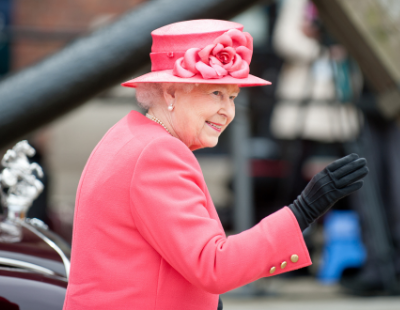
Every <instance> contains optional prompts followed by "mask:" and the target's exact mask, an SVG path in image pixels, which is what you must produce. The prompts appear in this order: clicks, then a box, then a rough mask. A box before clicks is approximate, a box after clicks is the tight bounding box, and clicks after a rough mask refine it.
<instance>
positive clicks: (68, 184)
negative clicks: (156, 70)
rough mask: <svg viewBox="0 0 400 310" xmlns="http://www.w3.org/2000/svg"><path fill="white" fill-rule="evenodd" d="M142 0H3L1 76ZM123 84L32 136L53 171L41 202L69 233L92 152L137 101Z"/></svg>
mask: <svg viewBox="0 0 400 310" xmlns="http://www.w3.org/2000/svg"><path fill="white" fill-rule="evenodd" d="M141 2H144V0H115V1H107V0H105V1H98V0H97V1H93V0H88V1H86V0H85V1H79V0H71V1H57V0H40V1H35V0H0V56H1V57H0V77H1V75H4V74H6V73H12V72H16V71H19V70H22V69H24V68H25V67H27V66H30V65H33V64H35V63H37V62H40V61H41V60H42V59H45V58H46V57H48V56H50V55H51V54H53V53H56V52H57V51H59V50H60V49H62V48H64V47H65V46H67V45H68V44H69V43H70V42H72V41H74V40H75V39H77V38H79V37H81V36H84V35H85V34H88V33H89V32H91V31H94V30H96V29H98V28H100V27H103V26H106V25H108V24H109V23H111V22H112V21H114V20H115V19H118V17H120V16H121V15H122V14H124V13H126V12H128V11H130V10H132V9H133V8H134V7H135V6H137V5H140V3H141ZM2 30H3V31H2ZM49 78H51V77H49ZM33 87H34V85H33ZM118 90H119V91H112V90H111V91H106V92H105V93H104V94H102V95H100V96H98V97H97V98H95V99H93V100H91V101H90V102H88V103H87V104H86V105H84V106H82V107H80V108H79V109H77V110H75V111H73V112H72V113H70V114H68V115H65V116H64V117H63V118H61V119H59V120H57V121H56V122H54V123H52V124H50V125H48V126H46V127H45V128H41V129H39V130H38V131H37V132H35V133H33V135H32V136H31V137H30V142H31V143H33V145H34V146H35V147H36V149H37V150H38V152H40V153H41V155H43V157H42V158H43V162H41V164H42V165H44V166H45V167H46V168H47V169H46V170H47V171H48V174H49V182H48V189H49V191H48V193H49V194H48V197H47V199H40V201H41V204H42V205H41V206H40V208H42V207H43V201H47V203H46V202H44V203H45V204H46V207H47V210H48V213H49V216H50V218H51V220H52V221H53V222H54V223H53V224H54V226H57V227H53V228H54V229H55V230H56V231H57V232H58V233H60V234H61V235H63V236H64V237H65V238H66V239H69V238H70V234H71V225H72V217H73V211H74V202H75V193H76V188H77V185H78V182H79V178H80V175H81V173H82V170H83V167H84V165H85V163H86V160H87V158H88V157H89V155H90V152H91V151H92V149H93V148H94V146H95V145H96V144H97V142H98V141H99V140H100V139H101V137H102V136H103V135H104V133H105V132H106V131H107V130H108V129H109V128H110V127H111V126H112V125H113V124H114V123H116V122H117V121H118V120H119V119H121V118H122V117H123V116H124V115H126V114H127V113H128V112H129V111H130V110H132V109H134V108H135V107H136V105H135V104H134V99H133V98H134V92H133V91H132V90H131V91H129V90H127V91H126V92H124V90H125V89H123V88H122V87H120V88H118ZM34 207H35V206H34ZM34 214H35V215H37V214H43V212H42V211H35V212H34Z"/></svg>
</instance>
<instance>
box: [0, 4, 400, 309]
mask: <svg viewBox="0 0 400 310" xmlns="http://www.w3.org/2000/svg"><path fill="white" fill-rule="evenodd" d="M195 18H217V19H231V20H233V21H236V22H239V23H241V24H243V25H244V31H247V32H250V34H251V35H252V36H253V38H254V55H253V59H252V63H251V66H250V71H251V73H252V74H254V75H256V76H259V77H262V78H264V79H266V80H269V81H271V82H272V85H271V86H267V87H254V88H247V89H242V92H241V94H240V96H239V97H238V98H237V102H236V110H237V111H236V113H237V116H236V119H235V121H234V122H233V123H232V125H231V126H230V128H229V129H228V130H227V132H226V133H225V134H224V135H222V136H221V138H220V142H219V144H218V146H217V147H215V148H213V149H204V150H199V151H196V152H195V155H196V157H197V158H198V160H199V162H200V165H201V167H202V169H203V173H204V176H205V179H206V182H207V185H208V187H209V190H210V193H211V196H212V198H213V201H214V204H215V206H216V208H217V211H218V213H219V215H220V218H221V221H222V223H223V225H224V228H225V230H226V232H227V234H234V233H238V232H240V231H243V230H245V229H248V228H250V227H251V226H253V225H255V224H256V223H258V222H259V221H260V220H261V219H262V218H263V217H265V216H267V215H269V214H271V213H273V212H275V211H276V210H278V209H280V208H282V207H283V206H285V205H288V204H290V203H291V202H293V200H294V199H295V198H296V197H297V195H299V194H300V193H301V191H302V190H303V188H304V187H305V186H306V184H307V182H308V181H309V180H310V179H311V177H312V176H313V175H314V174H315V173H317V172H319V171H320V170H322V169H323V168H324V167H325V166H326V165H327V164H328V163H330V162H332V161H333V160H335V159H337V158H339V157H342V156H344V155H346V154H349V153H353V152H355V153H358V154H359V155H360V156H363V157H366V158H367V160H368V165H369V168H370V174H369V176H368V178H367V179H366V181H365V184H364V187H363V188H362V190H360V191H359V192H358V193H357V194H354V195H352V196H349V197H347V198H345V199H343V200H341V201H340V202H339V203H337V204H336V205H335V207H334V208H333V210H332V211H331V212H329V213H328V214H327V215H325V216H324V217H323V218H322V219H321V220H320V221H319V222H318V223H315V224H313V226H311V227H310V228H308V229H307V230H306V231H305V232H304V237H305V239H306V242H307V246H308V247H309V250H310V253H311V256H312V260H313V265H312V266H311V267H308V268H305V269H302V270H299V271H295V272H291V273H288V274H285V275H282V276H278V277H272V278H265V279H260V280H259V281H257V282H255V283H252V284H250V285H247V286H245V287H243V288H240V289H237V290H235V291H232V292H229V293H227V294H225V295H224V296H222V300H223V301H224V309H264V307H271V308H276V309H289V308H293V307H296V308H297V309H303V308H304V309H306V308H307V309H317V308H318V309H319V308H321V307H324V308H325V309H337V308H338V307H342V309H399V305H400V297H397V296H398V295H399V290H398V288H399V287H400V286H399V278H400V155H399V154H400V129H399V126H400V88H399V87H400V53H399V50H400V1H397V0H347V1H345V0H329V1H327V0H314V1H308V0H275V1H274V0H269V1H266V0H265V1H252V0H245V1H243V0H229V1H227V0H212V1H211V0H204V1H201V3H199V2H198V1H192V0H174V1H171V0H147V1H146V0H113V1H110V0H85V1H79V0H69V1H56V0H0V153H1V154H0V155H2V154H3V153H4V152H5V151H6V150H7V148H9V147H11V146H12V145H13V144H14V143H15V142H16V141H18V140H21V139H28V140H29V142H30V143H31V144H32V146H34V147H35V148H36V150H37V155H36V157H35V158H33V159H32V160H33V161H36V162H38V163H39V164H40V165H42V167H43V168H44V170H45V178H44V183H45V186H46V190H45V191H44V192H43V194H41V196H40V197H39V198H38V199H37V200H36V202H35V203H34V205H33V207H32V208H31V209H30V211H29V214H28V217H37V218H40V219H42V220H43V221H45V222H46V223H47V224H48V225H49V226H50V227H51V229H53V230H54V231H55V232H57V233H58V234H59V235H61V236H62V237H63V238H65V239H66V240H67V241H68V242H71V235H72V225H73V213H74V201H75V194H76V188H77V186H78V182H79V178H80V175H81V173H82V170H83V167H84V165H85V163H86V160H87V158H88V157H89V155H90V152H91V151H92V149H93V148H94V147H95V145H96V144H97V142H98V141H99V140H100V139H101V137H102V136H103V135H104V133H105V132H106V131H107V130H108V129H109V128H110V127H111V126H112V125H113V124H115V123H116V122H117V121H118V120H119V119H121V118H122V117H123V116H125V115H126V114H127V113H128V112H129V111H131V110H139V111H140V109H139V107H138V106H137V104H136V102H135V90H134V89H127V88H123V87H121V86H119V84H120V83H121V82H122V81H124V80H127V79H129V78H133V77H135V76H138V75H141V74H143V73H145V72H148V71H150V58H149V56H148V54H149V52H150V46H151V36H150V31H151V30H154V29H156V28H158V27H160V26H163V25H165V24H168V23H172V22H177V21H181V20H188V19H195ZM141 112H143V111H141ZM371 296H375V298H373V299H371V298H365V297H371ZM328 301H329V302H328Z"/></svg>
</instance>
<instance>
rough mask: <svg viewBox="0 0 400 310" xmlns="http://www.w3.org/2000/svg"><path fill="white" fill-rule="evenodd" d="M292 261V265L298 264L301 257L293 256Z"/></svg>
mask: <svg viewBox="0 0 400 310" xmlns="http://www.w3.org/2000/svg"><path fill="white" fill-rule="evenodd" d="M290 260H291V261H292V263H297V261H298V260H299V256H298V255H296V254H293V255H292V256H290Z"/></svg>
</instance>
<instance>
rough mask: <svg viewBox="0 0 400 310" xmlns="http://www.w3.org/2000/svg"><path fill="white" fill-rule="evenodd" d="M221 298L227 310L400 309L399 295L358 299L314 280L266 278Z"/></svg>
mask: <svg viewBox="0 0 400 310" xmlns="http://www.w3.org/2000/svg"><path fill="white" fill-rule="evenodd" d="M249 292H250V293H251V292H253V293H254V292H256V293H255V294H256V295H257V296H249V294H246V293H249ZM221 299H222V302H223V304H224V310H261V309H272V310H317V309H318V310H321V309H322V310H400V296H380V297H355V296H351V295H348V294H346V293H345V292H344V291H343V290H342V289H341V288H340V286H339V285H323V284H321V283H319V282H318V281H317V280H315V279H314V278H312V277H299V278H283V277H274V278H264V279H260V280H258V281H256V282H254V283H252V284H250V285H247V286H245V287H243V288H239V289H237V290H234V291H231V292H229V293H227V294H223V295H221Z"/></svg>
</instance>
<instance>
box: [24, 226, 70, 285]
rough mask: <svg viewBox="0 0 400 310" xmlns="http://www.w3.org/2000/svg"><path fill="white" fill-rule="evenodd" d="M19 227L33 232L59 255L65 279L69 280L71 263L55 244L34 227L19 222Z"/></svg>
mask: <svg viewBox="0 0 400 310" xmlns="http://www.w3.org/2000/svg"><path fill="white" fill-rule="evenodd" d="M20 223H21V225H22V226H24V227H25V228H27V229H29V230H30V231H31V232H33V233H34V234H35V235H37V236H38V237H40V238H41V239H43V240H44V241H45V242H46V243H47V244H48V245H49V246H51V247H52V248H53V249H54V250H55V251H56V252H57V253H58V255H60V257H61V259H62V261H63V263H64V267H65V274H66V276H67V279H68V278H69V270H70V268H71V263H70V261H69V259H68V257H67V256H65V254H64V252H63V251H62V250H61V249H60V248H59V247H58V245H57V244H55V243H54V242H53V241H52V240H50V239H49V238H47V237H46V236H45V235H43V234H42V233H41V232H40V231H38V230H37V229H36V228H35V227H33V226H31V225H29V224H28V223H26V222H25V221H20Z"/></svg>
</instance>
